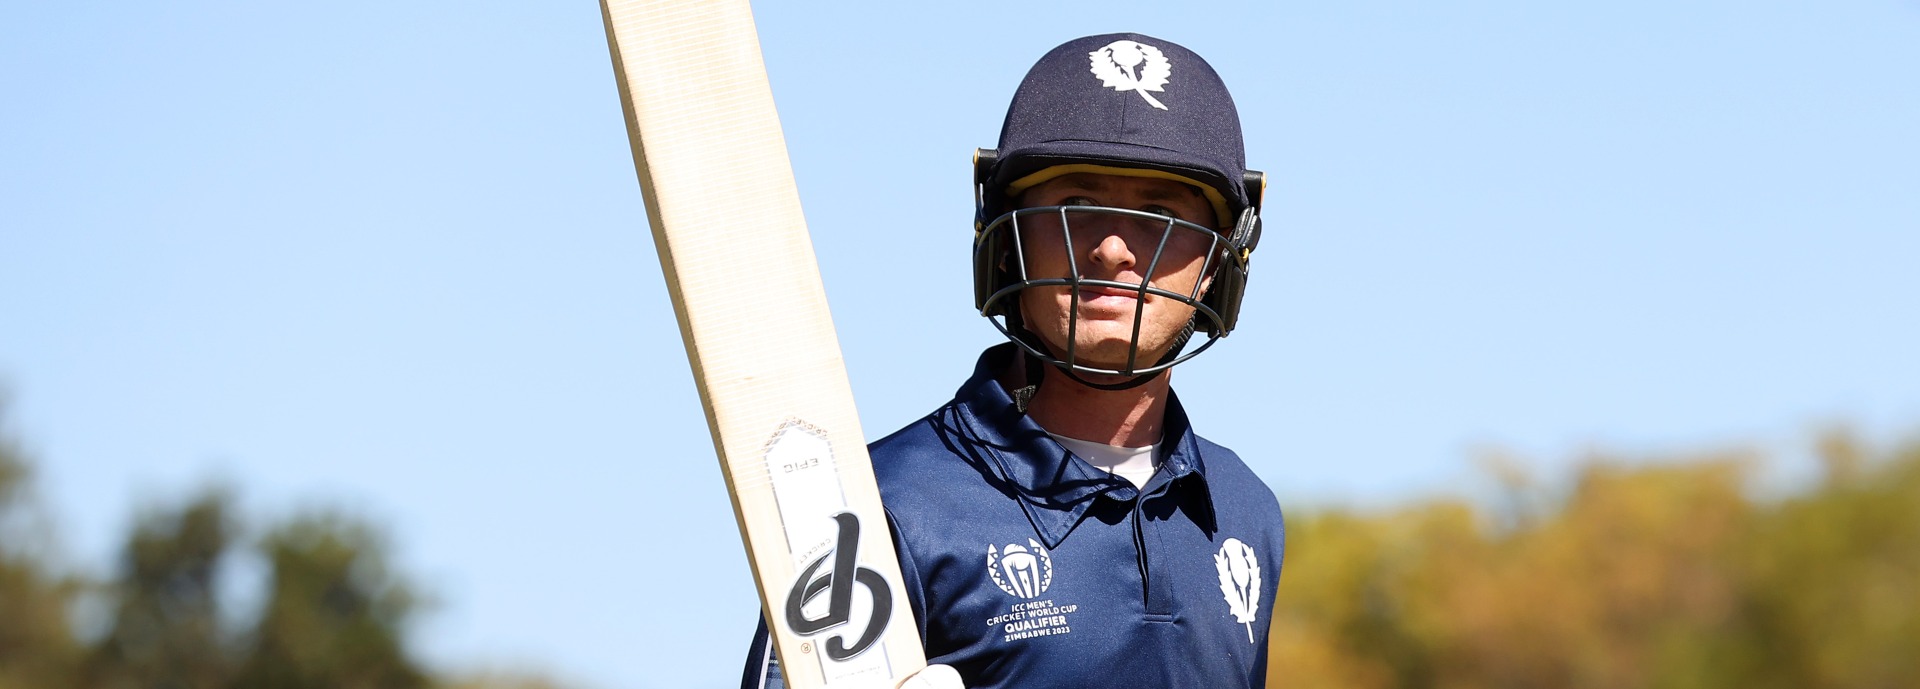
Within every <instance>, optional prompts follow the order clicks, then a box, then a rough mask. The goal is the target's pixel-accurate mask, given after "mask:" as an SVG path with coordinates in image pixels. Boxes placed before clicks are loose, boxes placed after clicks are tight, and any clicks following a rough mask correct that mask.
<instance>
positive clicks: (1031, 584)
mask: <svg viewBox="0 0 1920 689" xmlns="http://www.w3.org/2000/svg"><path fill="white" fill-rule="evenodd" d="M987 576H989V577H992V578H993V584H994V585H995V586H998V587H1000V590H1002V591H1006V592H1007V595H1009V596H1018V597H1021V598H1034V597H1036V596H1039V595H1040V594H1042V593H1046V592H1047V587H1048V586H1051V585H1053V556H1052V555H1048V554H1047V549H1046V548H1043V547H1041V546H1040V544H1039V543H1038V542H1035V541H1034V540H1033V539H1031V538H1029V539H1027V547H1023V546H1020V545H1018V544H1014V543H1008V544H1007V550H1006V553H1005V554H1004V555H1003V554H1001V553H1000V551H998V550H995V549H994V547H993V546H991V545H989V546H987Z"/></svg>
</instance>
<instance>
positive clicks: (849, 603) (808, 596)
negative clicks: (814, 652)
mask: <svg viewBox="0 0 1920 689" xmlns="http://www.w3.org/2000/svg"><path fill="white" fill-rule="evenodd" d="M833 520H834V521H835V522H838V523H839V524H840V536H839V539H838V540H836V541H835V542H834V545H833V550H831V551H829V552H827V553H825V554H823V555H821V556H820V557H819V558H817V559H815V560H814V561H813V563H812V564H809V565H807V568H806V569H804V570H801V572H800V576H799V577H797V578H795V580H794V582H793V589H792V590H791V591H789V592H788V593H787V611H786V612H787V626H789V627H792V628H793V631H794V632H795V633H798V634H799V635H801V636H813V635H815V634H819V633H820V632H823V631H826V630H828V629H832V628H834V627H838V626H840V625H843V624H846V623H847V622H848V620H849V618H850V617H852V615H853V585H854V584H860V585H861V586H865V587H867V592H868V593H869V594H870V595H872V596H873V617H872V618H871V619H868V620H867V630H866V633H865V634H861V635H860V638H859V640H857V641H855V642H853V645H852V646H847V645H846V644H845V638H844V637H842V636H837V635H836V636H834V637H833V638H830V639H827V642H826V644H824V645H825V647H826V652H827V657H828V658H832V659H834V660H846V659H848V658H852V657H854V656H857V655H860V653H861V652H863V651H866V650H867V649H868V648H870V647H872V646H873V643H874V642H875V641H879V640H880V633H881V632H883V631H886V629H887V620H889V619H891V617H892V615H893V591H892V589H890V588H888V586H887V580H886V579H885V578H884V577H881V576H880V573H879V572H875V571H873V570H871V569H867V568H865V567H860V566H858V560H859V555H860V518H859V517H856V516H854V514H853V513H852V512H841V513H839V514H835V515H833ZM827 558H833V568H832V569H830V570H827V572H826V573H825V574H820V575H819V576H817V577H816V576H815V575H816V574H818V573H819V572H820V566H821V565H824V564H826V562H827ZM821 591H826V592H827V611H826V613H825V614H823V615H821V616H819V617H813V618H809V617H807V616H806V615H805V614H803V613H801V612H800V608H801V606H804V605H806V604H807V602H808V601H811V600H813V597H814V596H818V595H820V592H821Z"/></svg>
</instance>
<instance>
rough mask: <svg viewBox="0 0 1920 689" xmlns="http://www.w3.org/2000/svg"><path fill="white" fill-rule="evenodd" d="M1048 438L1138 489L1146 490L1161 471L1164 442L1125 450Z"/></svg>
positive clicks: (1076, 439)
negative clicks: (1160, 463) (1157, 458)
mask: <svg viewBox="0 0 1920 689" xmlns="http://www.w3.org/2000/svg"><path fill="white" fill-rule="evenodd" d="M1047 435H1051V436H1053V439H1054V440H1055V441H1058V442H1059V443H1060V446H1061V447H1064V448H1067V451H1068V452H1072V453H1073V454H1074V456H1075V457H1079V458H1081V459H1084V460H1086V461H1087V463H1088V464H1092V465H1094V466H1095V467H1098V468H1099V469H1100V470H1102V471H1105V472H1107V473H1109V474H1113V475H1116V476H1119V477H1120V478H1124V479H1126V480H1127V481H1129V482H1131V483H1133V487H1135V488H1145V487H1146V485H1147V479H1150V478H1153V471H1154V469H1157V468H1159V465H1158V463H1156V462H1155V461H1154V458H1155V457H1156V456H1158V455H1159V453H1158V452H1156V450H1158V449H1160V443H1154V444H1152V445H1148V446H1146V447H1121V446H1119V445H1108V444H1106V443H1096V442H1093V441H1091V440H1081V439H1079V438H1069V437H1066V436H1064V435H1054V434H1052V433H1048V434H1047Z"/></svg>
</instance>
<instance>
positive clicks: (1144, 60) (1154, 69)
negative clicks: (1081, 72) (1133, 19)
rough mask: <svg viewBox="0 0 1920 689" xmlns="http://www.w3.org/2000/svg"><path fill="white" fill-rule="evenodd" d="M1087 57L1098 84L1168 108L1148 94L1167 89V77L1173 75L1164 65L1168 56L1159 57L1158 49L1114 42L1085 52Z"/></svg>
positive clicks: (1126, 42)
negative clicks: (1138, 96)
mask: <svg viewBox="0 0 1920 689" xmlns="http://www.w3.org/2000/svg"><path fill="white" fill-rule="evenodd" d="M1087 57H1090V58H1093V75H1094V76H1096V77H1100V85H1102V86H1105V87H1107V88H1110V89H1113V90H1115V91H1133V92H1135V93H1138V94H1140V97H1141V98H1145V99H1147V103H1148V104H1149V105H1152V106H1153V107H1156V108H1159V109H1161V110H1165V109H1167V106H1165V105H1162V104H1161V103H1160V101H1157V100H1154V99H1153V96H1152V95H1149V94H1148V93H1147V92H1148V91H1159V90H1160V87H1162V86H1166V85H1167V76H1168V75H1170V74H1173V67H1172V66H1171V65H1168V64H1167V56H1166V55H1163V54H1161V52H1160V49H1159V48H1155V47H1153V46H1150V45H1147V44H1145V43H1137V42H1134V41H1114V42H1112V43H1108V44H1107V45H1106V46H1104V47H1102V48H1100V49H1099V50H1095V51H1093V52H1091V53H1087ZM1136 67H1137V68H1139V71H1137V72H1136V71H1135V68H1136Z"/></svg>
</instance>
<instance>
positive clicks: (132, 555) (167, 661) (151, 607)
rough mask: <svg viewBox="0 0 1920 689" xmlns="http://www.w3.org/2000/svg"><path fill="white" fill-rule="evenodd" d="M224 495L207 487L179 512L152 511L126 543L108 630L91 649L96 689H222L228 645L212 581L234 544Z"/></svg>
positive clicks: (228, 673)
mask: <svg viewBox="0 0 1920 689" xmlns="http://www.w3.org/2000/svg"><path fill="white" fill-rule="evenodd" d="M228 503H229V498H228V497H227V494H226V493H225V492H223V491H218V490H209V491H207V492H205V493H203V494H202V495H201V496H200V497H198V498H195V499H193V500H191V501H189V502H188V503H187V504H186V505H185V506H183V507H181V508H179V509H177V510H167V509H150V510H148V511H147V514H146V515H145V516H143V517H142V518H141V519H140V521H139V524H138V526H136V527H135V528H134V532H133V534H132V536H131V537H130V538H128V540H127V545H126V548H125V550H124V551H123V553H122V554H121V564H120V572H119V575H118V577H117V578H116V580H115V581H114V583H113V584H112V587H111V592H112V596H113V597H114V598H115V599H117V600H118V601H119V605H118V607H117V609H116V611H115V614H114V618H113V626H112V628H111V629H110V630H109V631H108V632H107V635H106V636H105V637H104V638H103V639H101V641H100V642H99V644H98V645H97V646H96V647H95V648H94V652H93V654H92V656H91V658H90V661H89V663H88V673H87V674H88V678H87V679H88V682H87V684H88V686H90V687H93V688H94V689H220V688H221V687H224V686H226V685H227V683H228V682H229V681H231V678H232V675H233V660H232V653H231V644H230V643H228V641H227V637H226V635H225V634H223V632H222V629H221V625H220V609H219V600H218V598H217V594H218V590H217V588H216V586H217V584H218V581H217V577H218V574H219V571H220V561H221V559H222V558H223V557H224V556H225V555H226V553H227V550H228V548H229V546H230V545H231V544H232V540H233V535H234V526H233V524H232V523H231V521H230V520H229V518H228V516H227V515H228V512H229V511H230V508H229V507H228Z"/></svg>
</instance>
